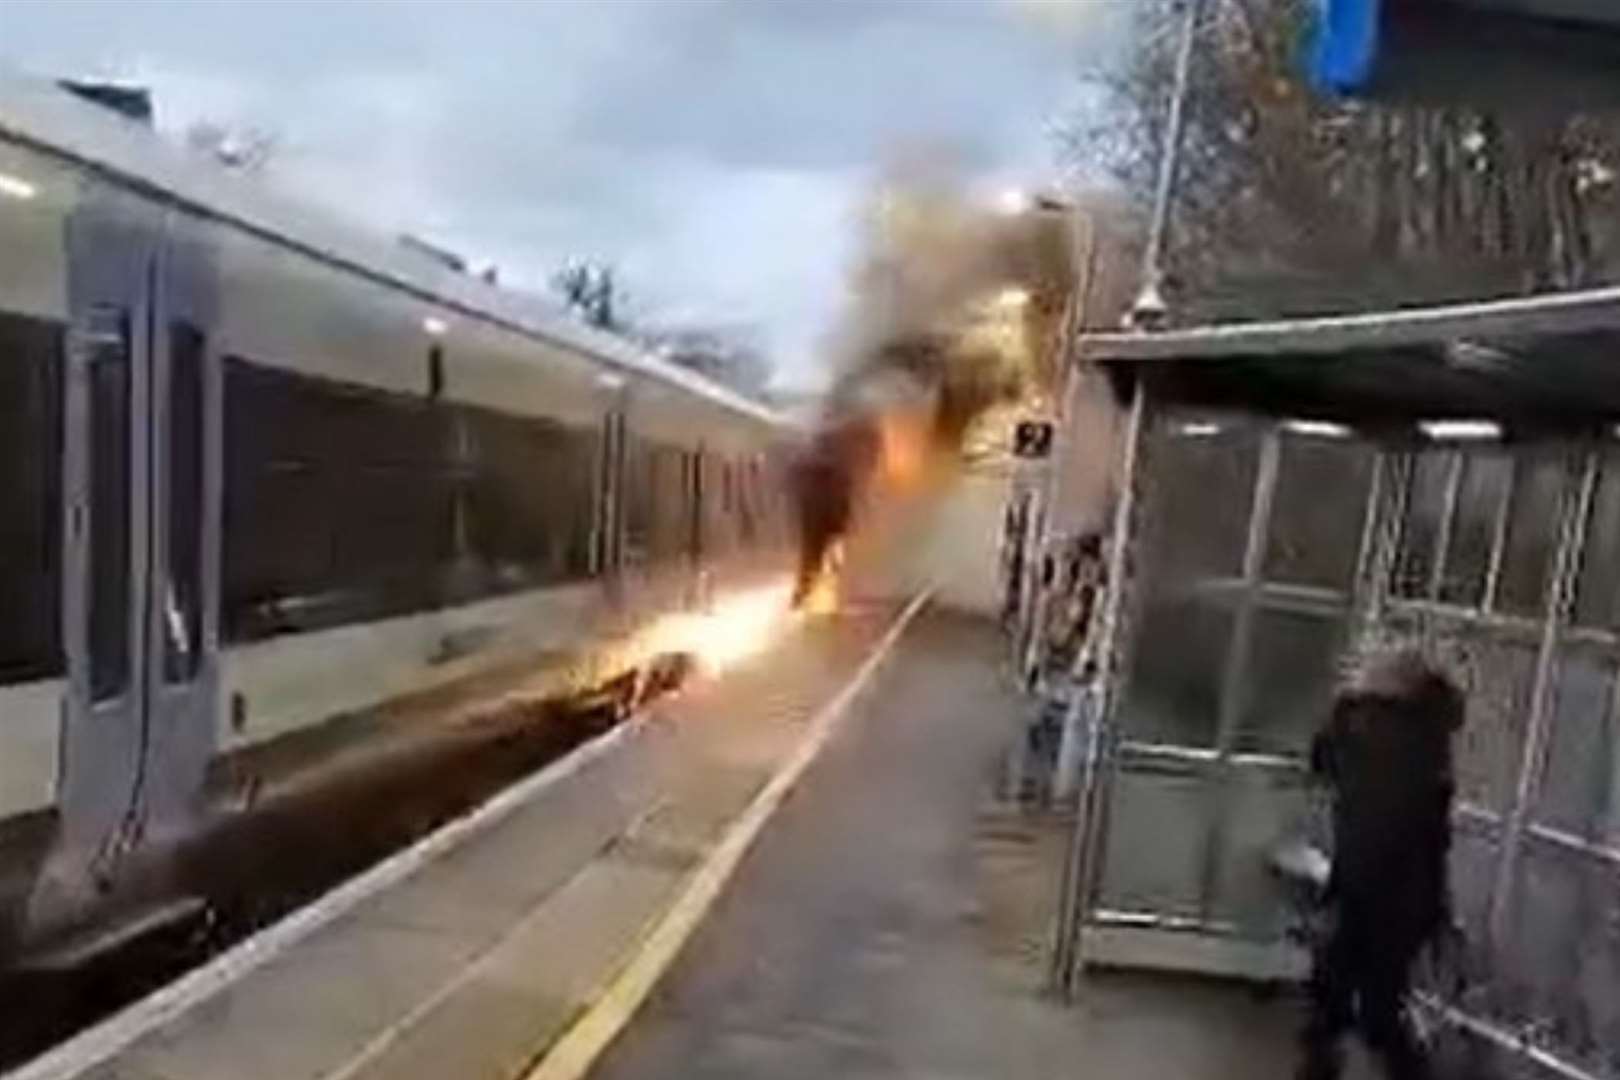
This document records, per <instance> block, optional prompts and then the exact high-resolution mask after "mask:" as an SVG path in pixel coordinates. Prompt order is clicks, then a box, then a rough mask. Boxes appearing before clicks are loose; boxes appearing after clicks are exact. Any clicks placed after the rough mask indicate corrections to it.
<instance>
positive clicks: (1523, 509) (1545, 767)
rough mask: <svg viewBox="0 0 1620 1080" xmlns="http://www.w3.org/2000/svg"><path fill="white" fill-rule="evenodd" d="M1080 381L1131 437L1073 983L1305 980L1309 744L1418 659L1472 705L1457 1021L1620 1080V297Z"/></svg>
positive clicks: (1442, 998) (1149, 359)
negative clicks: (1349, 676)
mask: <svg viewBox="0 0 1620 1080" xmlns="http://www.w3.org/2000/svg"><path fill="white" fill-rule="evenodd" d="M1080 363H1081V364H1083V365H1088V366H1089V370H1092V371H1096V372H1101V373H1102V374H1103V375H1105V376H1106V377H1107V379H1108V380H1109V381H1110V383H1111V384H1112V386H1113V388H1114V392H1115V398H1116V400H1117V401H1118V402H1119V404H1120V407H1121V409H1122V410H1124V411H1125V416H1126V417H1127V419H1126V422H1124V423H1123V424H1122V425H1120V427H1121V430H1122V432H1123V434H1122V435H1121V440H1122V445H1121V446H1120V448H1119V452H1118V454H1117V456H1116V466H1115V469H1116V476H1115V483H1114V485H1113V496H1112V510H1111V519H1112V520H1111V524H1110V526H1109V529H1110V535H1109V536H1108V538H1107V553H1106V558H1107V560H1108V580H1109V587H1108V590H1107V597H1106V601H1105V603H1104V605H1103V610H1102V611H1101V613H1100V616H1099V621H1098V629H1097V630H1096V631H1095V633H1096V634H1097V636H1098V638H1099V642H1098V644H1097V649H1096V650H1094V651H1100V654H1101V656H1102V657H1103V662H1102V663H1101V665H1100V666H1099V667H1098V668H1097V669H1096V670H1098V671H1099V672H1100V674H1099V675H1098V677H1097V678H1098V693H1097V694H1096V698H1097V700H1098V701H1099V703H1100V704H1099V705H1098V707H1097V708H1096V709H1095V710H1093V711H1092V712H1091V714H1090V719H1089V720H1088V721H1087V722H1086V724H1085V725H1084V746H1085V753H1084V755H1083V758H1082V761H1083V765H1082V773H1081V776H1080V780H1079V794H1078V813H1077V815H1076V829H1075V834H1074V836H1075V839H1074V844H1073V848H1072V851H1071V853H1070V859H1069V866H1068V869H1067V872H1066V875H1065V878H1066V880H1065V894H1064V904H1063V914H1062V916H1061V918H1060V926H1059V930H1058V935H1057V946H1056V949H1055V958H1054V970H1055V974H1056V977H1057V979H1058V981H1059V982H1060V984H1062V985H1063V986H1065V987H1066V988H1068V989H1071V990H1073V991H1074V992H1076V993H1082V994H1083V993H1084V980H1083V979H1082V978H1081V975H1082V973H1084V972H1086V971H1087V970H1088V969H1097V968H1149V969H1161V970H1162V969H1172V970H1181V971H1193V972H1200V973H1205V974H1214V975H1220V976H1227V977H1237V978H1243V979H1254V980H1261V981H1277V980H1288V979H1292V978H1296V977H1299V976H1300V975H1301V974H1302V973H1303V971H1304V970H1305V963H1306V961H1305V956H1304V950H1303V949H1302V948H1301V945H1300V940H1299V936H1298V934H1297V933H1295V931H1296V930H1297V927H1298V922H1299V910H1298V905H1297V903H1296V902H1295V901H1294V899H1293V898H1292V897H1291V896H1290V893H1289V891H1288V889H1287V888H1285V887H1283V885H1282V883H1281V881H1280V880H1279V877H1278V875H1277V873H1276V871H1275V870H1274V865H1273V864H1274V857H1275V854H1276V852H1277V850H1278V849H1279V846H1280V845H1283V844H1286V843H1288V842H1289V841H1290V838H1291V837H1296V836H1300V835H1306V834H1309V833H1310V830H1311V828H1312V823H1313V821H1319V820H1320V816H1321V815H1320V813H1319V810H1320V805H1319V798H1318V795H1317V794H1316V793H1315V792H1314V790H1313V786H1312V784H1311V783H1310V778H1309V775H1308V769H1307V754H1308V747H1309V745H1310V740H1311V738H1312V736H1313V734H1314V732H1315V731H1316V730H1317V728H1318V727H1319V726H1320V724H1321V723H1322V722H1323V721H1324V719H1325V718H1326V715H1327V713H1328V710H1329V707H1330V702H1331V699H1332V696H1333V694H1334V692H1335V689H1336V686H1337V684H1338V683H1339V681H1340V680H1341V678H1342V677H1343V675H1344V673H1345V671H1346V669H1347V667H1348V666H1349V665H1350V664H1353V663H1354V661H1355V658H1356V657H1357V656H1358V655H1361V654H1362V653H1363V651H1364V650H1367V649H1369V648H1374V647H1379V646H1388V645H1391V644H1405V645H1415V646H1417V647H1420V648H1422V649H1423V650H1424V651H1425V652H1426V653H1427V654H1428V655H1430V656H1432V657H1433V658H1435V659H1437V660H1438V661H1440V662H1441V663H1442V664H1444V665H1445V667H1446V668H1447V669H1448V670H1449V671H1450V672H1451V673H1452V674H1453V676H1454V677H1455V678H1456V679H1457V680H1458V681H1459V683H1460V685H1461V686H1462V687H1463V689H1464V691H1465V692H1466V694H1467V700H1468V717H1467V724H1466V727H1465V729H1464V730H1463V732H1462V733H1460V734H1459V736H1458V741H1457V745H1456V763H1457V771H1458V794H1457V802H1456V808H1455V828H1454V841H1453V847H1452V874H1451V877H1452V889H1453V894H1454V907H1455V910H1456V915H1457V917H1458V919H1459V921H1460V923H1461V926H1462V929H1463V930H1464V933H1465V935H1466V941H1467V946H1466V949H1465V953H1466V955H1465V956H1464V957H1463V958H1462V959H1461V961H1460V963H1459V965H1458V967H1459V970H1460V971H1461V972H1462V973H1463V974H1464V976H1465V977H1464V978H1463V979H1462V980H1461V981H1457V982H1453V981H1451V980H1447V981H1446V985H1445V986H1444V987H1442V986H1440V985H1439V983H1438V982H1437V983H1434V984H1431V985H1430V986H1429V988H1428V990H1427V991H1426V994H1425V997H1424V1002H1425V1004H1426V1006H1427V1007H1428V1008H1430V1010H1431V1013H1432V1016H1433V1018H1434V1019H1436V1020H1437V1021H1439V1023H1438V1025H1437V1028H1438V1029H1439V1030H1442V1031H1443V1032H1444V1033H1445V1037H1446V1038H1448V1039H1453V1038H1454V1040H1455V1043H1456V1045H1457V1047H1458V1050H1459V1052H1462V1053H1467V1054H1469V1055H1472V1056H1473V1057H1475V1058H1478V1059H1479V1060H1478V1062H1477V1064H1478V1066H1479V1068H1480V1070H1481V1072H1482V1073H1483V1074H1484V1075H1511V1076H1515V1077H1517V1076H1540V1075H1546V1076H1562V1077H1577V1078H1578V1077H1611V1076H1616V1075H1620V429H1617V427H1616V424H1617V422H1620V290H1603V291H1592V292H1583V293H1571V294H1562V295H1559V296H1554V297H1544V298H1532V299H1525V300H1509V301H1500V302H1492V303H1486V304H1473V305H1464V306H1454V307H1446V308H1432V309H1414V310H1407V311H1397V312H1385V313H1377V314H1370V315H1358V316H1352V317H1336V318H1324V319H1305V320H1291V321H1286V322H1275V323H1250V324H1239V325H1231V326H1219V327H1210V328H1194V329H1186V330H1171V331H1165V332H1160V333H1152V334H1148V333H1130V334H1107V335H1092V336H1088V337H1086V338H1084V339H1082V342H1081V344H1080ZM1313 808H1314V809H1315V811H1316V812H1313ZM1487 1061H1489V1062H1494V1064H1491V1065H1489V1067H1487Z"/></svg>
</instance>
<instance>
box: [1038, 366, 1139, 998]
mask: <svg viewBox="0 0 1620 1080" xmlns="http://www.w3.org/2000/svg"><path fill="white" fill-rule="evenodd" d="M1146 412H1147V385H1146V383H1145V382H1143V381H1141V380H1138V381H1137V384H1136V389H1135V392H1134V394H1133V395H1132V399H1131V411H1130V417H1129V420H1128V421H1127V423H1126V428H1125V445H1124V447H1123V450H1124V453H1123V455H1122V458H1121V460H1120V463H1119V470H1118V473H1117V477H1118V480H1117V486H1116V491H1115V504H1114V522H1113V534H1112V535H1111V536H1110V537H1109V541H1108V571H1107V573H1108V576H1107V579H1106V580H1105V581H1104V582H1103V589H1104V590H1105V591H1104V593H1103V607H1102V612H1101V617H1102V627H1101V630H1100V631H1099V633H1100V635H1101V636H1100V638H1099V643H1098V648H1097V677H1098V679H1099V680H1101V684H1102V693H1101V696H1100V699H1099V700H1097V701H1096V702H1094V703H1093V704H1094V708H1093V709H1092V711H1091V716H1090V723H1089V724H1088V725H1087V729H1086V749H1085V753H1084V755H1083V756H1082V758H1081V762H1080V764H1081V779H1080V790H1079V792H1078V795H1077V803H1076V812H1075V816H1074V828H1073V832H1072V833H1071V835H1070V840H1069V851H1068V857H1067V858H1066V859H1065V860H1064V865H1063V883H1062V889H1061V894H1060V896H1059V898H1058V917H1057V933H1056V940H1055V942H1054V946H1053V950H1052V968H1051V981H1052V983H1053V984H1054V988H1055V989H1056V990H1058V991H1059V992H1060V993H1061V994H1062V995H1063V996H1064V997H1065V998H1068V997H1070V996H1071V995H1072V994H1073V991H1074V980H1075V976H1076V975H1077V974H1078V972H1079V970H1080V969H1081V967H1083V966H1084V963H1085V957H1084V956H1083V955H1082V949H1081V934H1082V933H1083V930H1084V926H1085V922H1086V918H1087V914H1088V912H1087V909H1088V906H1089V903H1090V894H1091V889H1092V885H1093V881H1094V879H1095V877H1096V874H1097V870H1098V868H1097V865H1096V864H1097V856H1098V848H1099V847H1100V846H1101V843H1102V834H1101V829H1100V827H1099V825H1100V820H1099V819H1100V818H1101V816H1102V809H1103V807H1102V795H1101V793H1102V792H1103V791H1105V790H1106V785H1105V784H1104V782H1103V781H1104V777H1103V761H1102V759H1103V756H1104V753H1105V748H1106V742H1107V740H1106V735H1107V730H1106V729H1107V726H1108V724H1109V723H1111V722H1112V720H1113V712H1114V706H1115V704H1116V699H1117V697H1118V684H1119V682H1120V679H1121V677H1122V675H1121V673H1120V672H1118V671H1116V670H1115V668H1116V667H1117V666H1118V664H1119V661H1118V657H1119V654H1120V652H1121V651H1122V650H1121V648H1120V643H1119V642H1118V640H1116V639H1117V638H1118V636H1119V634H1120V622H1121V620H1122V619H1123V617H1124V594H1125V589H1126V581H1125V578H1126V571H1127V567H1128V558H1127V552H1128V550H1129V548H1130V544H1131V540H1132V533H1133V531H1134V522H1135V518H1136V515H1137V512H1138V509H1137V505H1136V492H1137V486H1138V484H1139V483H1140V479H1139V477H1138V476H1137V473H1138V471H1139V470H1140V468H1141V454H1142V442H1143V440H1144V439H1145V438H1146V419H1145V417H1146Z"/></svg>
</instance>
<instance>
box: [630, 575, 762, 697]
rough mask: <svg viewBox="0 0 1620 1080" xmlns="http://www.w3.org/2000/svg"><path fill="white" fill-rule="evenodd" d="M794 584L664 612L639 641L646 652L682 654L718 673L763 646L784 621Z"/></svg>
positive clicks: (756, 590)
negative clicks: (665, 613) (671, 613)
mask: <svg viewBox="0 0 1620 1080" xmlns="http://www.w3.org/2000/svg"><path fill="white" fill-rule="evenodd" d="M792 592H793V590H792V587H791V586H790V585H789V584H787V583H786V582H777V583H774V584H771V585H767V586H762V587H759V588H754V589H745V590H742V591H740V592H735V593H731V594H729V595H727V596H724V597H722V598H721V599H719V600H717V601H715V602H714V603H712V604H710V605H709V606H708V607H706V608H704V609H703V610H701V611H690V612H679V613H677V614H674V615H668V616H666V617H664V618H662V619H660V620H658V621H657V622H656V623H654V624H653V625H652V627H650V628H649V629H648V630H647V632H646V635H645V637H644V639H643V641H642V643H641V645H642V651H644V652H645V653H646V655H648V656H658V655H660V654H668V653H683V654H686V655H688V656H691V657H693V658H694V659H695V660H696V661H697V664H698V666H699V667H700V668H701V669H702V670H703V671H705V672H706V673H708V674H711V675H713V674H719V673H721V672H723V671H725V670H727V669H728V668H731V667H734V666H736V665H737V664H739V663H741V662H742V661H744V660H747V659H748V658H749V657H751V656H754V655H756V654H758V653H760V652H762V651H764V650H765V649H766V648H768V647H769V646H770V644H771V642H772V641H774V640H775V639H776V637H777V636H778V635H779V634H780V633H781V632H782V631H783V629H784V628H785V627H786V626H787V623H788V614H789V608H790V601H791V599H792Z"/></svg>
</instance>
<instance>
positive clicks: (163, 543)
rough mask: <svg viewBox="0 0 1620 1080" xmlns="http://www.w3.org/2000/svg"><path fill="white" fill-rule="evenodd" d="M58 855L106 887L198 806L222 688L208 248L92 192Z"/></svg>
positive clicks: (80, 262) (77, 344)
mask: <svg viewBox="0 0 1620 1080" xmlns="http://www.w3.org/2000/svg"><path fill="white" fill-rule="evenodd" d="M67 239H68V252H69V269H68V292H69V305H70V309H71V328H70V334H69V346H68V394H67V425H66V435H65V439H64V446H63V453H64V457H65V466H66V468H65V475H66V477H67V482H66V484H65V485H64V503H65V505H64V515H65V524H66V528H65V536H66V538H67V549H68V551H67V574H66V575H65V584H64V590H63V602H64V614H65V626H66V631H67V633H66V639H67V643H68V669H69V672H68V674H69V679H68V681H69V690H68V695H67V699H66V704H65V709H64V730H63V754H64V768H63V776H62V791H61V799H60V806H61V812H62V828H63V839H64V841H65V844H64V849H65V854H66V855H67V856H68V858H69V859H70V861H71V863H72V864H73V865H75V866H76V868H77V869H79V870H81V871H84V872H87V873H88V874H89V877H90V880H91V881H102V882H104V881H105V880H107V879H109V878H110V877H111V875H112V874H113V873H114V872H115V871H116V869H117V864H118V862H119V860H120V858H121V856H122V855H123V854H124V853H125V852H126V851H128V850H129V849H130V848H133V847H134V846H136V845H137V844H138V843H140V842H141V840H142V838H143V836H144V835H145V834H146V832H147V829H148V827H149V825H152V824H160V825H161V824H162V823H166V822H168V821H169V820H170V819H171V818H172V816H173V815H174V814H175V813H177V812H179V811H180V810H182V809H183V808H184V807H186V806H189V805H192V802H191V800H192V799H193V798H194V797H195V795H196V793H197V792H198V790H199V784H200V780H201V775H202V769H203V767H205V765H206V763H207V758H208V756H209V754H210V753H211V750H212V742H213V716H212V705H213V698H214V696H215V687H216V683H217V674H216V673H217V659H216V648H217V646H216V642H215V637H214V632H213V627H214V626H215V624H216V621H217V620H216V618H215V612H216V610H217V601H216V599H215V594H216V593H217V585H216V582H217V580H218V567H217V552H218V549H219V544H218V528H219V526H218V513H217V506H218V502H219V484H220V480H219V477H220V470H219V466H218V456H219V455H218V449H217V448H218V446H219V437H218V435H219V432H218V423H219V421H218V415H219V409H218V396H219V388H218V377H217V366H216V365H214V364H213V363H212V362H211V353H210V343H209V337H208V333H207V328H208V327H209V326H210V325H211V323H212V319H211V315H212V304H213V297H212V293H211V290H210V289H209V288H208V287H207V275H206V274H205V273H204V272H203V270H202V268H203V267H204V266H205V265H206V263H205V260H203V259H202V258H200V256H199V254H198V253H199V250H200V249H199V247H198V246H197V245H195V244H193V243H191V242H190V241H189V240H188V239H187V238H186V237H184V236H182V235H179V234H176V235H175V237H174V238H173V242H169V241H168V240H166V238H165V235H164V223H163V215H162V213H161V212H160V211H159V210H157V208H155V207H153V206H151V205H150V204H149V203H146V202H144V201H142V200H138V199H135V198H132V197H125V196H122V195H120V194H117V193H113V192H105V191H101V192H95V193H94V194H91V195H89V196H87V199H86V201H85V202H84V203H83V204H82V205H81V206H80V208H79V209H78V210H76V211H75V213H74V216H73V218H72V219H71V220H70V222H69V225H68V238H67Z"/></svg>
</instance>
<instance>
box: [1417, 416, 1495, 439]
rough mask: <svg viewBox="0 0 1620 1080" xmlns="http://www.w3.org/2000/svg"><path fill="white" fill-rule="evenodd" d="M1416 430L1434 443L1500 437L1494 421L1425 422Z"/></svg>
mask: <svg viewBox="0 0 1620 1080" xmlns="http://www.w3.org/2000/svg"><path fill="white" fill-rule="evenodd" d="M1418 430H1419V431H1421V432H1423V434H1424V435H1426V436H1428V437H1429V438H1430V439H1433V440H1434V441H1436V442H1484V441H1486V440H1490V439H1500V438H1501V437H1502V425H1501V424H1498V423H1497V422H1496V421H1494V420H1425V421H1422V422H1421V423H1419V424H1418Z"/></svg>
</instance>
